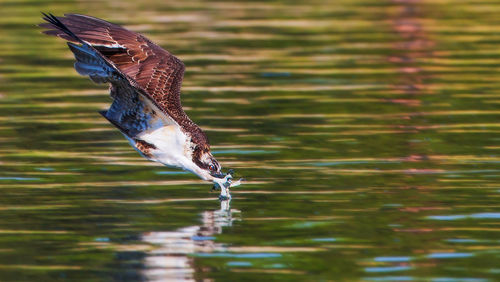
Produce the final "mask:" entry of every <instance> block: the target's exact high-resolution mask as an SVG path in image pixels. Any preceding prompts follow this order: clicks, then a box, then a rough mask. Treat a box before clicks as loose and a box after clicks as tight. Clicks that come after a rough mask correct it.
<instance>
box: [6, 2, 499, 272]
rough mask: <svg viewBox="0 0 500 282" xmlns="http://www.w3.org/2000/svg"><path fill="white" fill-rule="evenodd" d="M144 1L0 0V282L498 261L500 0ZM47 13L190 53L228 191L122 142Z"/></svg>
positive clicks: (482, 265) (199, 105)
mask: <svg viewBox="0 0 500 282" xmlns="http://www.w3.org/2000/svg"><path fill="white" fill-rule="evenodd" d="M141 3H142V4H139V3H136V1H130V0H129V1H105V2H104V1H89V2H87V1H54V2H39V1H29V0H26V1H18V0H16V1H13V0H12V1H6V0H1V1H0V8H1V9H0V47H1V48H0V170H1V172H0V192H1V197H0V281H59V280H61V281H62V280H66V281H137V280H153V281H170V280H175V279H177V280H204V279H208V280H216V281H259V280H260V281H274V280H277V281H439V282H440V281H446V282H454V281H473V282H477V281H499V280H500V204H499V199H500V184H499V176H500V173H499V172H500V166H499V162H500V157H499V155H498V151H499V149H500V145H499V141H500V129H499V127H500V123H499V120H500V119H499V118H500V109H499V105H500V90H498V89H499V88H500V67H499V62H500V32H499V31H500V18H499V16H498V15H499V14H500V3H499V2H498V1H489V0H486V1H474V0H463V1H451V0H450V1H448V0H442V1H403V0H401V1H396V0H395V1H386V0H382V1H378V0H372V1H370V0H354V1H347V0H341V1H305V0H304V1H259V2H246V1H238V2H229V1H219V2H210V3H208V2H205V1H190V0H189V1H164V0H161V1H141ZM40 11H45V12H52V13H54V14H56V15H61V14H63V13H68V12H76V13H84V14H90V15H93V16H96V17H101V18H105V19H107V20H109V21H112V22H116V23H119V24H124V25H126V26H127V27H128V28H130V29H132V30H135V31H139V32H142V33H144V34H146V35H147V36H148V37H150V38H151V39H152V40H154V41H156V42H158V43H159V44H160V45H162V46H163V47H165V48H167V49H168V50H169V51H171V52H172V53H174V54H176V55H177V56H178V57H180V58H181V59H182V60H183V61H184V62H185V64H186V66H187V70H186V75H185V79H184V83H183V95H182V97H183V98H182V99H183V105H184V107H185V109H186V111H187V112H188V114H189V115H190V117H191V118H192V119H193V120H194V121H196V122H197V123H198V124H199V125H200V126H201V127H202V128H203V129H205V130H206V132H207V135H208V136H209V139H210V141H211V144H212V148H213V152H214V154H215V156H216V157H217V158H218V160H219V162H220V163H221V164H222V165H223V166H224V167H225V168H234V169H235V170H236V172H237V175H236V177H245V178H246V179H247V182H246V183H245V185H242V186H240V187H237V188H235V189H234V190H233V200H232V201H231V203H230V207H228V206H227V203H224V202H223V203H220V202H219V201H218V200H216V198H217V193H214V192H210V188H211V185H210V184H209V183H204V182H202V181H200V180H198V179H197V178H196V177H195V176H194V175H192V174H188V173H183V172H181V171H177V170H173V169H168V168H165V167H162V166H158V165H156V164H154V163H151V162H148V161H146V160H144V159H142V158H141V157H140V156H139V155H138V154H137V153H136V152H135V151H134V150H133V149H132V148H131V147H130V146H129V145H128V143H127V142H126V140H125V139H124V138H123V137H122V136H121V135H120V133H119V132H118V131H117V130H115V129H114V128H113V126H111V125H110V124H108V123H107V121H105V120H104V119H103V118H102V117H101V116H100V115H99V114H98V113H97V111H98V110H101V109H105V108H106V107H107V106H108V105H109V103H110V99H109V97H108V96H107V87H106V86H103V85H95V84H93V83H92V82H90V80H88V79H86V78H83V77H79V76H78V75H77V74H76V72H75V71H74V70H73V68H72V65H73V58H72V56H71V53H70V51H69V50H68V49H67V46H66V45H65V43H64V41H63V40H60V39H57V38H53V37H48V36H44V35H42V34H40V30H39V29H38V28H36V27H35V24H37V23H39V22H40V20H41V19H40V14H39V12H40ZM221 205H222V206H221Z"/></svg>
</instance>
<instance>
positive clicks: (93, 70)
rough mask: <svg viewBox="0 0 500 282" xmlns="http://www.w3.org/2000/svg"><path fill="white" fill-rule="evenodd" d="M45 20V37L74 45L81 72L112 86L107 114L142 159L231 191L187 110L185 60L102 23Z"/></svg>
mask: <svg viewBox="0 0 500 282" xmlns="http://www.w3.org/2000/svg"><path fill="white" fill-rule="evenodd" d="M44 16H45V17H44V20H45V21H47V22H46V23H42V24H40V26H41V27H43V28H46V29H47V30H45V31H44V33H45V34H48V35H54V36H58V37H61V38H63V39H66V40H68V41H70V42H68V46H69V48H70V49H71V51H72V52H73V53H74V55H75V58H76V62H75V69H76V70H77V72H78V73H79V74H81V75H86V76H89V77H90V78H91V79H92V80H93V81H95V82H97V83H110V85H111V86H110V95H111V97H112V98H113V103H112V104H111V106H110V108H109V109H108V110H107V111H102V112H101V114H102V115H103V116H104V117H105V118H106V119H107V120H108V121H109V122H110V123H112V124H113V125H114V126H116V127H117V128H118V129H119V130H120V131H121V132H122V133H123V135H125V137H126V138H127V139H128V141H129V142H130V144H131V145H132V146H133V147H134V148H135V149H136V150H137V151H138V152H139V153H141V155H143V156H144V157H145V158H147V159H149V160H152V161H156V162H160V163H162V164H164V165H167V166H171V167H178V168H182V169H186V170H189V171H191V172H193V173H195V174H196V175H198V176H199V177H200V178H202V179H204V180H209V181H214V182H216V183H220V184H225V186H226V187H228V185H227V183H226V182H220V181H221V180H222V179H225V180H224V181H226V180H228V178H230V177H229V174H227V175H226V174H224V173H222V172H221V166H220V165H219V163H218V162H217V160H216V159H215V158H214V157H213V156H212V154H211V152H210V145H209V143H208V139H207V137H206V135H205V133H204V132H203V131H202V130H201V129H200V128H199V127H198V126H197V125H196V124H195V123H194V122H193V121H191V119H190V118H189V117H188V116H187V114H186V113H185V112H184V110H183V109H182V106H181V100H180V89H181V83H182V78H183V76H184V64H183V63H182V61H181V60H179V59H178V58H177V57H175V56H174V55H172V54H170V53H169V52H168V51H166V50H164V49H162V48H161V47H160V46H158V45H156V44H154V43H153V42H151V41H150V40H149V39H147V38H146V37H144V36H142V35H140V34H138V33H135V32H132V31H130V30H128V29H125V28H123V27H121V26H119V25H115V24H112V23H109V22H107V21H104V20H101V19H98V18H94V17H90V16H86V15H78V14H66V15H65V16H64V17H55V16H53V15H51V14H49V15H47V14H44ZM75 43H76V44H75ZM220 186H224V185H220Z"/></svg>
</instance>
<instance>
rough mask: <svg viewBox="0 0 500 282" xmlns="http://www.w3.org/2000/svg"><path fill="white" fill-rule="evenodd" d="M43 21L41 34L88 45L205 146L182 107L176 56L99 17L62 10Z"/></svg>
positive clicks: (181, 67) (180, 66)
mask: <svg viewBox="0 0 500 282" xmlns="http://www.w3.org/2000/svg"><path fill="white" fill-rule="evenodd" d="M47 17H48V16H46V18H45V19H46V20H47ZM54 20H56V21H59V22H60V23H62V26H63V27H61V25H58V24H57V23H56V24H55V23H54ZM47 21H48V23H42V24H40V26H41V27H43V28H46V29H48V30H45V31H44V33H45V34H48V35H54V36H58V37H61V38H63V39H66V40H68V41H72V42H78V43H84V44H87V45H89V46H91V48H92V49H93V50H95V51H96V52H97V53H98V54H99V55H100V56H101V57H102V58H103V59H104V60H105V61H106V62H107V63H108V64H109V65H111V66H112V67H115V68H116V70H117V71H118V73H119V74H121V75H123V76H124V77H125V78H126V79H127V80H128V81H129V83H130V85H131V86H132V87H134V88H137V89H138V90H139V92H140V93H141V94H142V95H144V96H145V97H146V98H148V99H150V100H151V101H152V102H153V104H154V105H155V106H157V107H158V108H159V109H160V110H161V111H163V112H164V113H166V114H168V115H169V116H170V117H171V118H172V119H174V120H175V121H176V122H177V123H178V124H179V125H180V126H181V127H182V128H183V130H184V131H185V132H189V133H190V135H191V137H192V139H193V141H194V142H195V143H196V144H204V146H209V145H208V139H207V138H206V135H205V134H204V133H203V131H202V130H201V129H200V128H199V127H198V126H197V125H196V124H194V123H193V122H192V121H191V120H190V119H189V117H188V116H187V115H186V113H185V112H184V111H183V110H182V105H181V100H180V89H181V84H182V79H183V77H184V70H185V67H184V64H183V63H182V61H181V60H180V59H178V58H177V57H175V56H174V55H172V54H171V53H170V52H168V51H166V50H164V49H162V48H161V47H159V46H158V45H156V44H154V43H152V42H151V41H150V40H149V39H147V38H146V37H144V36H142V35H140V34H137V33H135V32H132V31H130V30H128V29H126V28H123V27H121V26H119V25H116V24H112V23H110V22H107V21H104V20H102V19H98V18H94V17H90V16H86V15H80V14H66V15H65V16H64V17H54V16H52V21H50V20H47ZM79 67H80V70H81V71H84V72H85V71H86V70H85V69H84V68H83V69H82V67H84V66H79Z"/></svg>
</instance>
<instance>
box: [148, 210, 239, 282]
mask: <svg viewBox="0 0 500 282" xmlns="http://www.w3.org/2000/svg"><path fill="white" fill-rule="evenodd" d="M239 213H240V211H238V210H234V209H231V207H230V200H227V201H221V202H220V209H218V210H213V211H205V212H203V213H202V224H201V225H195V226H188V227H183V228H179V229H177V230H174V231H162V232H148V233H144V234H143V235H142V241H144V242H145V243H149V244H152V245H155V246H157V248H155V249H154V250H152V251H150V252H148V253H147V254H146V256H145V258H144V262H143V263H144V270H143V273H142V274H143V276H144V278H145V279H146V280H147V281H172V280H177V281H179V280H182V281H194V280H195V278H194V276H193V275H194V272H195V270H194V262H193V260H194V258H193V257H190V256H189V255H190V254H194V253H210V252H224V251H226V247H225V246H224V245H223V244H221V243H216V242H214V241H213V240H214V239H215V237H214V236H213V235H216V234H221V233H222V229H223V227H226V226H231V225H232V223H233V221H235V220H241V219H240V217H239V216H238V218H233V216H234V215H235V214H239Z"/></svg>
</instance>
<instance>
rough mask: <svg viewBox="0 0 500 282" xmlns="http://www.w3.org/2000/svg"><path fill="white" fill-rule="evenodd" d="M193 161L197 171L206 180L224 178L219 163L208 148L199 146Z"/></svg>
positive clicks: (194, 153) (193, 155)
mask: <svg viewBox="0 0 500 282" xmlns="http://www.w3.org/2000/svg"><path fill="white" fill-rule="evenodd" d="M192 159H193V162H194V163H195V165H196V166H197V167H198V169H197V170H196V171H195V173H196V174H198V176H200V177H201V178H202V179H204V180H213V179H214V178H224V177H225V176H226V174H224V173H222V171H221V169H222V167H221V166H220V164H219V162H218V161H217V160H216V159H215V158H214V156H213V155H212V153H211V152H210V148H209V147H208V146H197V147H196V148H195V150H194V152H193V154H192Z"/></svg>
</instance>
